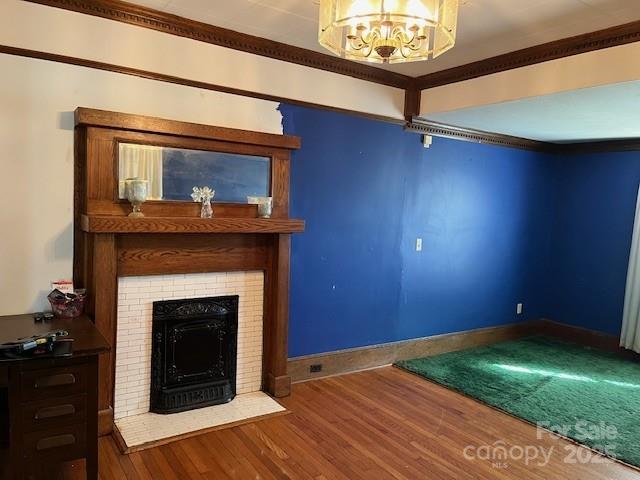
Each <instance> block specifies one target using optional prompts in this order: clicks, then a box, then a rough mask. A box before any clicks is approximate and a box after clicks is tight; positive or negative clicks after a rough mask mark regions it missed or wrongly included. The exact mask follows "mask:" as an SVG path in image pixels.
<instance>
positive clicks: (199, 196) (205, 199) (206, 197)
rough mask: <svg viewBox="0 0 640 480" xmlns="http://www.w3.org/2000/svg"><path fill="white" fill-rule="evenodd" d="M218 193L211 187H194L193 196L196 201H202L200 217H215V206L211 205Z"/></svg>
mask: <svg viewBox="0 0 640 480" xmlns="http://www.w3.org/2000/svg"><path fill="white" fill-rule="evenodd" d="M215 194H216V191H215V190H211V188H209V187H193V193H192V194H191V198H193V201H194V202H201V203H202V207H201V208H200V218H213V208H212V207H211V200H212V199H213V197H214V195H215Z"/></svg>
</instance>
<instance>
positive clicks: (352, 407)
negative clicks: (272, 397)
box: [65, 367, 640, 480]
mask: <svg viewBox="0 0 640 480" xmlns="http://www.w3.org/2000/svg"><path fill="white" fill-rule="evenodd" d="M282 403H283V404H284V405H285V406H286V407H287V408H288V409H290V410H291V412H292V413H291V414H289V415H284V416H280V417H275V418H271V419H267V420H263V421H260V422H256V423H252V424H247V425H243V426H239V427H234V428H230V429H226V430H219V431H216V432H212V433H207V434H203V435H200V436H196V437H192V438H188V439H185V440H181V441H178V442H175V443H171V444H168V445H164V446H160V447H156V448H152V449H149V450H145V451H141V452H137V453H133V454H130V455H128V456H125V455H120V454H119V453H118V451H117V449H116V446H115V443H114V442H113V440H112V439H111V438H110V437H103V438H101V440H100V477H101V479H102V480H111V479H129V480H131V479H154V480H164V479H171V480H177V479H180V480H183V479H196V480H205V479H206V480H213V479H215V480H227V479H242V480H245V479H314V480H329V479H349V480H365V479H366V480H371V479H373V480H378V479H380V480H385V479H396V480H402V479H407V480H413V479H438V480H440V479H455V480H459V479H519V480H524V479H536V480H546V479H555V478H558V479H576V480H577V479H580V480H590V479H612V480H613V479H615V480H626V479H634V480H640V472H638V471H636V470H634V469H632V468H630V467H626V466H624V465H622V464H619V463H615V462H614V463H602V462H603V461H604V462H608V460H606V459H603V457H600V456H597V455H595V454H593V453H592V452H591V451H590V450H587V449H584V448H581V447H577V446H575V445H574V444H572V443H570V442H568V441H565V440H562V439H559V438H557V437H554V436H551V435H550V434H547V433H544V434H542V438H537V431H536V428H535V427H533V426H531V425H528V424H526V423H524V422H522V421H520V420H518V419H516V418H512V417H510V416H508V415H505V414H502V413H500V412H497V411H495V410H493V409H492V408H489V407H487V406H484V405H482V404H480V403H478V402H475V401H474V400H471V399H469V398H466V397H464V396H461V395H458V394H456V393H454V392H452V391H450V390H448V389H445V388H443V387H440V386H438V385H435V384H432V383H430V382H427V381H425V380H423V379H420V378H418V377H415V376H413V375H411V374H409V373H406V372H403V371H401V370H398V369H395V368H392V367H385V368H380V369H377V370H370V371H367V372H361V373H354V374H349V375H344V376H340V377H333V378H328V379H321V380H314V381H310V382H306V383H300V384H296V385H294V386H293V393H292V395H291V396H290V397H288V398H285V399H282ZM495 442H504V444H503V446H505V447H506V448H507V449H512V447H516V449H513V450H511V451H512V453H514V455H515V456H516V457H517V456H518V454H519V452H521V450H519V449H518V448H517V447H519V446H521V447H527V446H528V447H529V451H530V452H531V455H533V453H532V452H533V451H534V450H535V451H536V452H538V454H539V455H540V456H539V457H538V458H537V459H534V460H533V461H530V462H528V464H527V462H526V461H525V460H524V459H507V460H504V461H503V462H505V463H506V465H492V462H491V461H490V460H481V459H478V458H476V459H470V460H467V459H466V458H465V455H464V453H463V452H464V451H465V448H466V447H467V446H471V448H470V449H467V453H474V452H476V450H475V448H477V447H481V446H483V445H486V446H492V445H496V446H498V445H502V444H501V443H498V444H496V443H495ZM541 449H544V452H545V453H546V452H549V451H551V454H550V458H549V462H548V464H546V465H544V466H543V465H540V462H543V460H542V456H541V455H542V454H541V453H540V452H542V450H541ZM576 449H577V451H576ZM572 451H573V452H574V453H576V454H575V455H573V454H571V453H570V452H572ZM477 452H484V450H482V449H481V450H479V451H477ZM576 458H577V459H582V460H585V459H588V458H591V463H587V464H584V463H567V462H570V461H571V460H575V459H576ZM81 467H82V465H73V466H70V467H69V468H68V469H67V471H66V472H65V477H66V478H68V479H75V478H83V476H82V471H81Z"/></svg>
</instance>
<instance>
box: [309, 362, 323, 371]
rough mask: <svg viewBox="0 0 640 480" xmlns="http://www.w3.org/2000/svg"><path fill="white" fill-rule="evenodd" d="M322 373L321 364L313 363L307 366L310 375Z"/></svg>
mask: <svg viewBox="0 0 640 480" xmlns="http://www.w3.org/2000/svg"><path fill="white" fill-rule="evenodd" d="M321 371H322V364H321V363H315V364H313V365H311V366H309V372H310V373H318V372H321Z"/></svg>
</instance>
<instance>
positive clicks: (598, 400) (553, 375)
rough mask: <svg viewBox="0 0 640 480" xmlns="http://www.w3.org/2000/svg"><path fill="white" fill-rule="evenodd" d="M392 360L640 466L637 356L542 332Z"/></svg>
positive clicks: (639, 382)
mask: <svg viewBox="0 0 640 480" xmlns="http://www.w3.org/2000/svg"><path fill="white" fill-rule="evenodd" d="M396 365H397V366H399V367H401V368H403V369H405V370H408V371H410V372H413V373H416V374H418V375H420V376H422V377H425V378H428V379H430V380H433V381H435V382H437V383H440V384H442V385H444V386H446V387H449V388H451V389H453V390H456V391H458V392H461V393H464V394H466V395H469V396H471V397H473V398H476V399H478V400H480V401H482V402H484V403H486V404H488V405H491V406H494V407H497V408H499V409H500V410H503V411H505V412H508V413H510V414H512V415H515V416H517V417H520V418H523V419H525V420H527V421H529V422H531V423H534V424H541V425H543V426H545V428H547V429H548V430H552V431H555V432H558V433H560V434H562V435H564V436H566V437H569V438H571V439H573V440H575V441H577V442H579V443H582V444H584V445H587V446H589V447H591V448H594V449H595V450H599V451H605V453H608V454H609V455H610V456H613V457H616V458H617V459H619V460H622V461H624V462H627V463H630V464H633V465H636V466H640V363H638V362H635V361H633V360H627V359H622V358H620V357H619V356H616V355H615V354H614V353H609V352H605V351H602V350H598V349H594V348H589V347H585V346H581V345H576V344H573V343H566V342H563V341H560V340H557V339H553V338H549V337H529V338H524V339H520V340H514V341H509V342H503V343H498V344H494V345H490V346H488V347H480V348H473V349H469V350H462V351H458V352H451V353H445V354H443V355H437V356H434V357H427V358H419V359H415V360H407V361H403V362H399V363H397V364H396Z"/></svg>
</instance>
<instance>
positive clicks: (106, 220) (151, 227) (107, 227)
mask: <svg viewBox="0 0 640 480" xmlns="http://www.w3.org/2000/svg"><path fill="white" fill-rule="evenodd" d="M80 226H81V228H82V231H83V232H89V233H300V232H303V231H304V220H297V219H292V218H187V217H143V218H129V217H116V216H113V215H82V217H81V219H80Z"/></svg>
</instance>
